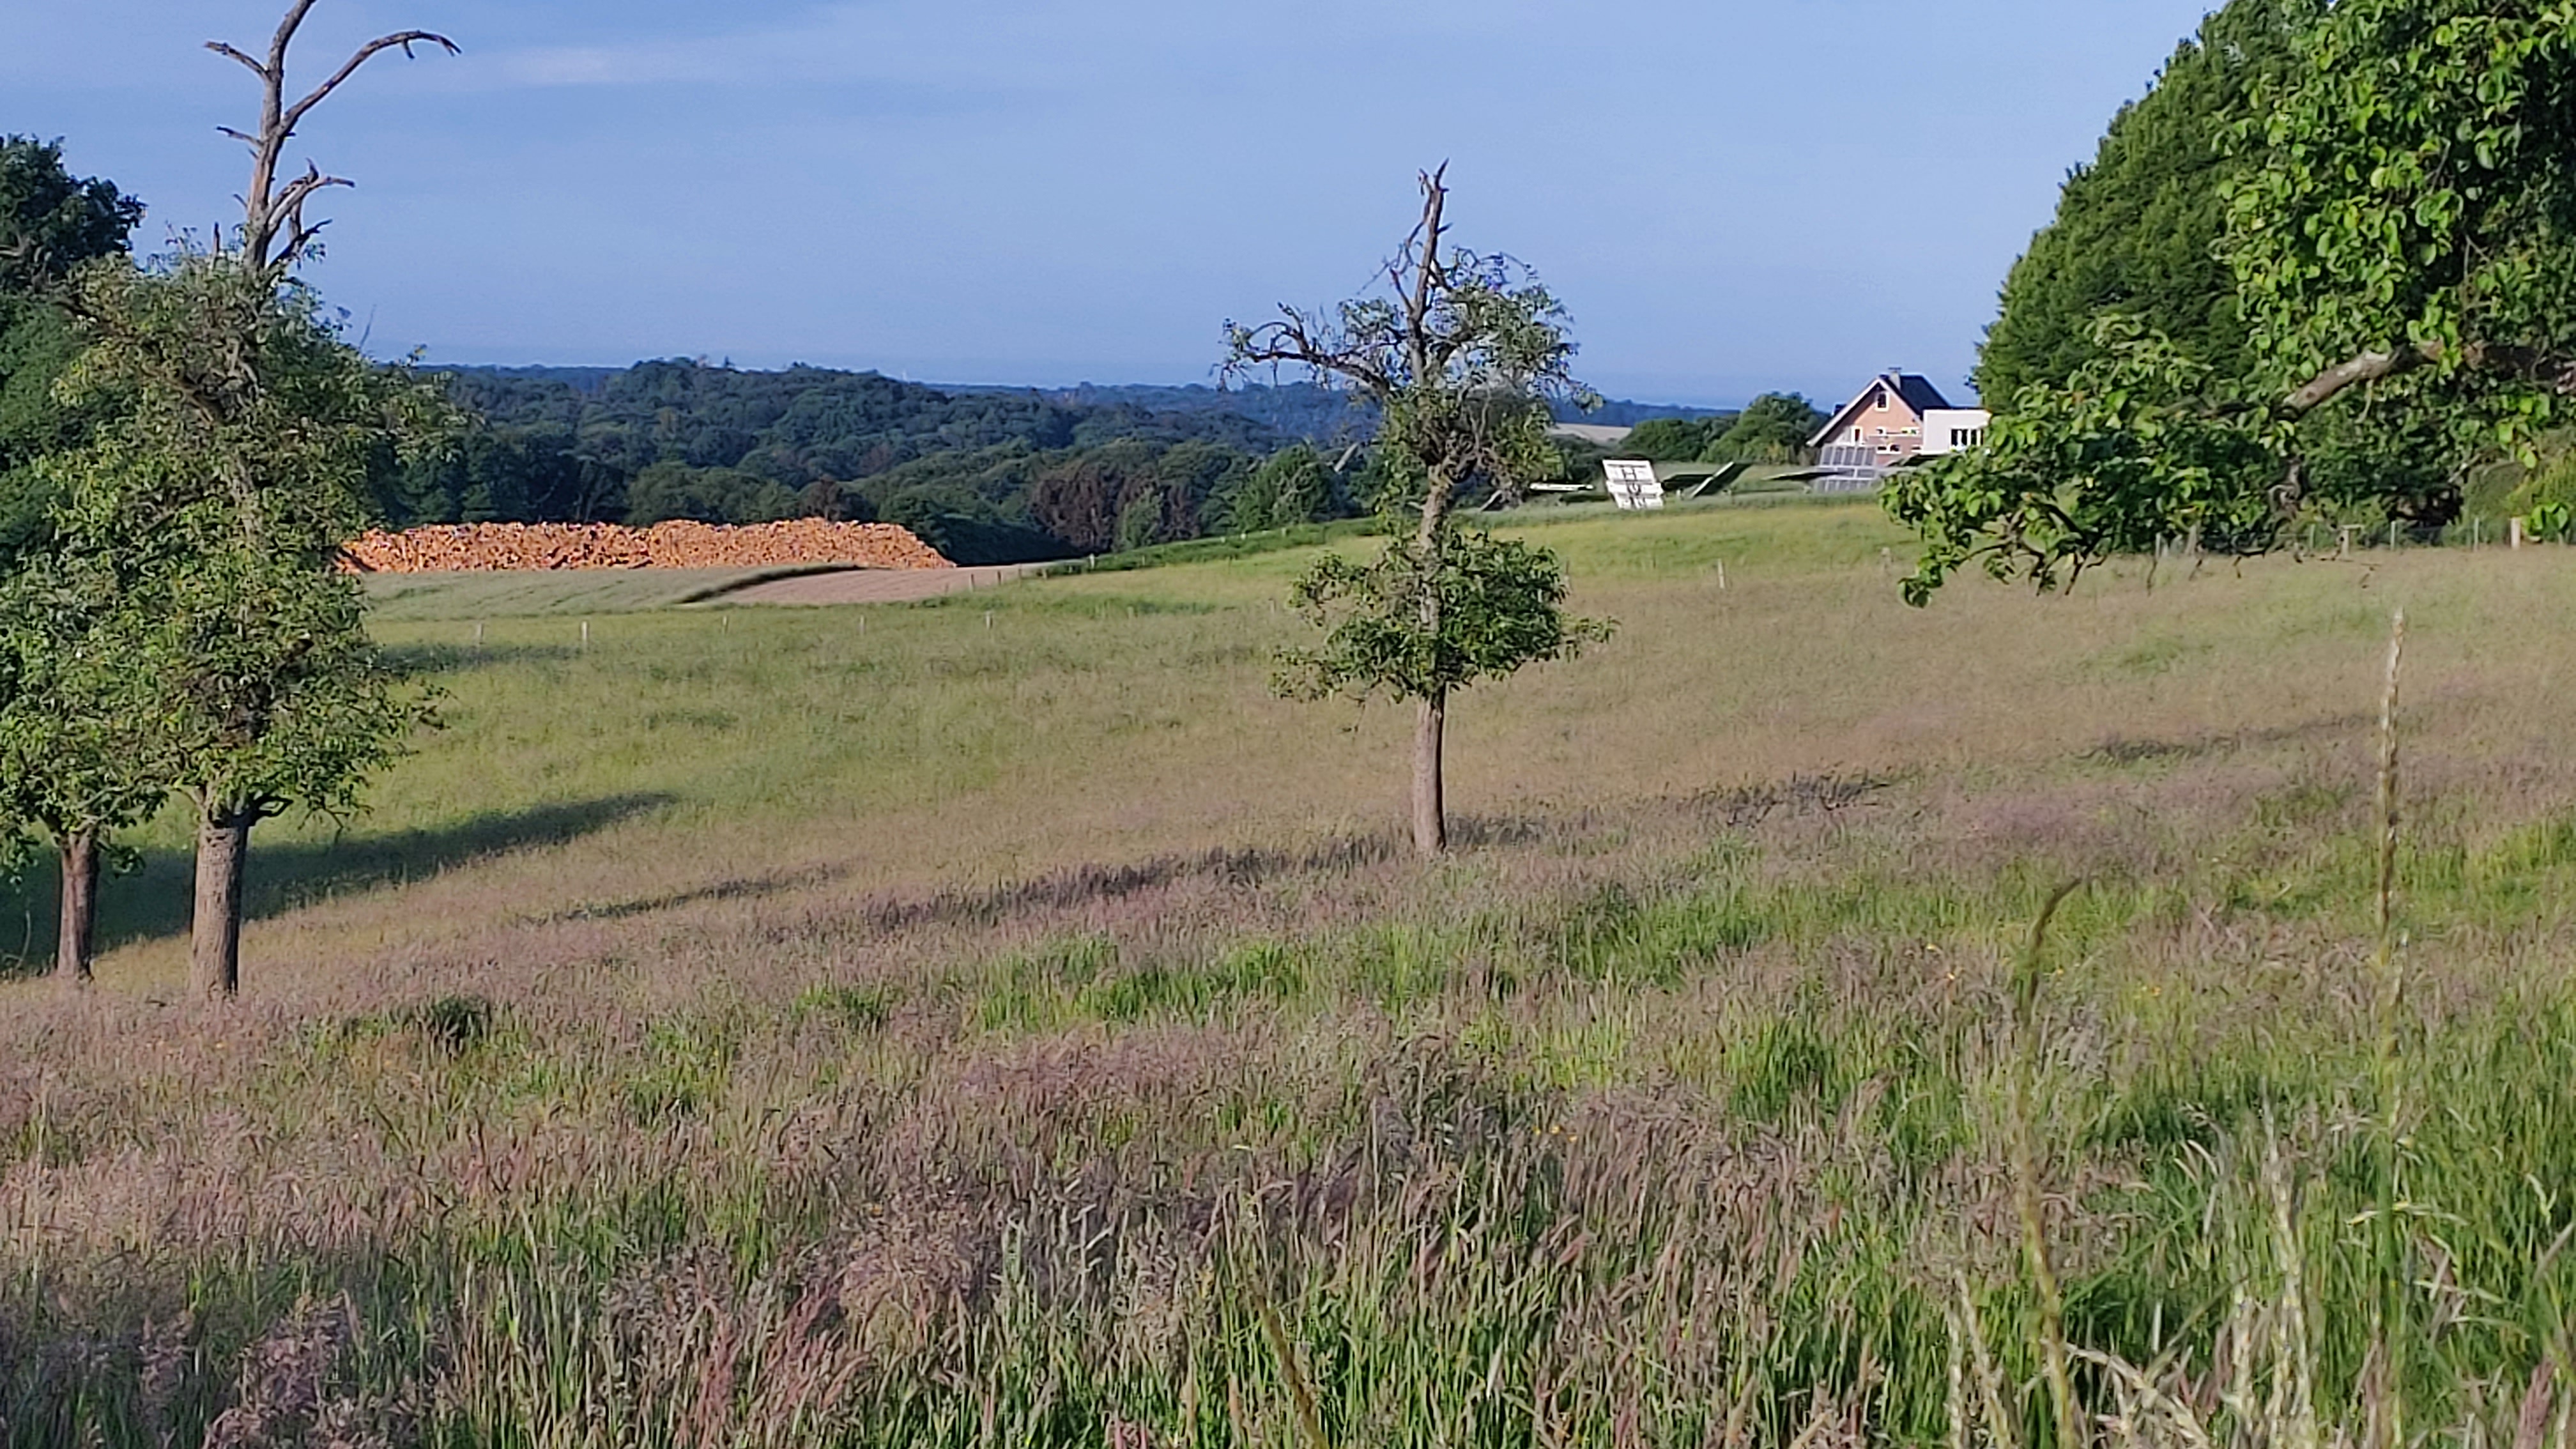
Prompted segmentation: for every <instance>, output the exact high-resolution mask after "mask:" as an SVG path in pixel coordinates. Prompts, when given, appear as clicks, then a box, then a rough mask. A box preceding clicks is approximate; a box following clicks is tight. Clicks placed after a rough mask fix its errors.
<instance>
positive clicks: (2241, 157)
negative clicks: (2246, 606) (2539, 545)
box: [1888, 0, 2576, 600]
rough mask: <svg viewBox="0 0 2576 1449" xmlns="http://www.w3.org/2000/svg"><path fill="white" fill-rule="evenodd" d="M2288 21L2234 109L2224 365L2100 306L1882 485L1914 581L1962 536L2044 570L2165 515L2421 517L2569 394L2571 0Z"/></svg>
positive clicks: (2263, 532)
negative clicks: (2059, 374)
mask: <svg viewBox="0 0 2576 1449" xmlns="http://www.w3.org/2000/svg"><path fill="white" fill-rule="evenodd" d="M2284 13H2286V12H2284ZM2292 41H2293V43H2292V45H2291V48H2290V56H2289V61H2288V63H2287V64H2286V65H2285V66H2284V67H2283V68H2282V70H2281V71H2280V73H2279V76H2278V78H2277V79H2276V80H2260V79H2258V81H2257V83H2256V84H2255V85H2254V86H2253V88H2252V89H2251V91H2250V92H2249V93H2248V94H2249V96H2250V99H2251V105H2250V107H2249V110H2248V114H2247V115H2246V116H2245V117H2244V118H2242V119H2241V120H2239V121H2238V122H2237V124H2236V125H2235V126H2234V127H2233V128H2232V129H2231V130H2230V131H2229V132H2228V145H2229V149H2228V152H2227V160H2226V161H2225V163H2224V166H2225V170H2226V174H2225V176H2224V178H2223V179H2222V181H2221V191H2222V194H2223V196H2224V198H2225V200H2226V203H2227V206H2226V221H2227V225H2226V231H2225V234H2224V237H2223V239H2222V240H2221V242H2220V243H2219V255H2221V256H2222V257H2224V258H2225V260H2226V262H2227V264H2228V272H2227V276H2228V279H2229V283H2230V285H2231V288H2232V292H2233V296H2234V300H2235V305H2236V309H2237V312H2238V315H2239V317H2240V318H2241V320H2242V323H2243V326H2244V330H2245V348H2244V353H2243V358H2244V360H2243V361H2242V363H2241V364H2238V365H2237V366H2235V367H2232V368H2231V367H2225V366H2219V365H2213V364H2212V363H2210V362H2209V361H2207V360H2206V359H2201V358H2195V357H2193V356H2192V355H2191V353H2190V350H2189V348H2188V347H2187V346H2186V345H2184V344H2183V343H2181V342H2179V341H2177V340H2176V339H2175V338H2174V337H2173V336H2172V335H2171V334H2169V333H2168V332H2166V331H2165V330H2163V329H2161V328H2159V327H2157V326H2154V325H2152V319H2150V320H2149V321H2146V322H2141V321H2139V320H2137V319H2136V318H2135V317H2124V316H2122V315H2121V313H2120V311H2119V310H2118V309H2116V308H2112V307H2109V306H2107V305H2106V306H2103V307H2099V308H2097V309H2096V315H2095V322H2096V323H2097V331H2096V333H2095V334H2094V335H2095V336H2096V337H2097V338H2098V339H2100V341H2099V343H2098V348H2099V350H2098V351H2097V354H2096V355H2095V356H2094V357H2093V358H2091V359H2089V360H2087V361H2085V362H2083V363H2081V364H2079V365H2078V366H2076V367H2075V368H2074V369H2073V370H2072V371H2071V372H2070V373H2069V374H2068V376H2067V377H2066V379H2065V380H2064V381H2062V382H2055V383H2052V382H2049V381H2046V380H2042V381H2038V382H2034V383H2032V384H2030V385H2028V386H2025V387H2024V388H2023V389H2021V390H2020V391H2019V392H2018V393H2017V394H2015V395H2014V396H2013V397H2011V398H2010V399H1999V400H1998V401H1999V402H2000V403H2001V408H2000V412H2001V416H2000V417H1999V418H1998V421H1997V425H1996V427H1995V429H1994V432H1993V436H1992V441H1991V444H1990V446H1988V447H1986V448H1982V449H1979V450H1975V451H1972V452H1969V453H1964V454H1958V455H1953V456H1951V457H1948V458H1942V459H1937V460H1934V462H1933V463H1931V464H1930V465H1929V466H1926V467H1924V468H1920V469H1916V470H1911V471H1910V472H1909V473H1908V474H1905V475H1901V476H1900V478H1899V479H1898V481H1897V482H1896V484H1895V485H1894V486H1893V487H1892V488H1891V489H1890V491H1889V495H1888V496H1889V505H1890V507H1891V509H1892V511H1894V512H1895V513H1896V515H1897V516H1898V517H1899V518H1901V519H1904V520H1905V521H1907V522H1909V523H1912V524H1914V525H1915V526H1916V527H1917V528H1918V529H1920V530H1921V531H1922V532H1923V534H1924V537H1925V543H1926V547H1925V557H1924V568H1923V570H1922V572H1921V573H1919V574H1918V575H1917V576H1916V577H1915V578H1914V579H1913V580H1912V581H1911V582H1910V584H1909V592H1910V593H1912V594H1913V595H1914V596H1915V597H1916V598H1917V599H1918V600H1919V599H1920V598H1922V597H1923V596H1924V595H1925V594H1926V593H1928V591H1929V589H1930V588H1931V587H1933V586H1934V585H1937V584H1938V583H1939V582H1940V580H1941V578H1942V577H1943V576H1944V575H1946V573H1947V572H1948V571H1949V570H1951V569H1953V568H1955V567H1957V566H1959V565H1961V564H1963V563H1966V562H1968V561H1969V560H1971V559H1980V558H1982V559H1983V560H1984V562H1985V563H1986V565H1987V566H1988V567H1989V568H1990V569H1992V570H1994V571H1995V572H1998V573H2002V574H2011V575H2021V576H2025V577H2029V578H2032V579H2034V580H2035V581H2037V582H2038V583H2039V584H2040V585H2041V586H2042V587H2048V586H2051V585H2053V584H2055V583H2058V582H2060V581H2062V580H2063V579H2065V578H2067V577H2071V576H2072V575H2073V574H2075V573H2078V572H2080V571H2081V570H2082V569H2083V568H2084V567H2085V566H2087V565H2088V564H2090V563H2092V562H2094V561H2097V560H2099V559H2100V558H2102V557H2104V556H2106V555H2107V554H2109V553H2113V552H2118V551H2122V550H2124V549H2130V548H2136V547H2139V546H2140V543H2139V540H2141V539H2152V538H2154V537H2157V536H2162V535H2167V534H2171V535H2183V534H2186V533H2188V534H2190V535H2192V536H2194V537H2198V538H2200V539H2202V540H2203V542H2204V543H2208V544H2211V545H2213V546H2219V547H2225V548H2229V549H2231V550H2234V551H2240V552H2241V551H2254V550H2259V549H2262V548H2267V547H2271V546H2274V545H2275V544H2276V543H2277V542H2278V541H2279V539H2281V538H2282V537H2283V536H2284V534H2285V532H2286V531H2287V529H2288V526H2289V525H2292V524H2294V523H2295V522H2296V521H2297V520H2298V519H2300V518H2301V517H2303V516H2307V515H2309V514H2310V513H2312V512H2313V511H2315V510H2318V509H2320V508H2322V509H2325V510H2329V511H2337V512H2342V513H2344V514H2346V516H2349V513H2350V511H2351V510H2354V509H2356V508H2361V507H2367V508H2370V509H2373V510H2375V511H2376V513H2377V515H2378V516H2380V517H2384V518H2387V519H2389V520H2392V521H2405V522H2412V523H2415V524H2418V525H2433V524H2438V523H2441V522H2443V521H2445V520H2446V519H2448V518H2449V517H2452V516H2455V515H2456V513H2457V510H2458V506H2459V503H2458V500H2459V493H2460V489H2459V480H2460V478H2461V477H2462V475H2463V474H2464V473H2465V472H2466V470H2467V469H2468V468H2469V467H2471V466H2472V465H2474V464H2476V463H2478V462H2480V461H2482V460H2484V459H2488V458H2493V457H2496V456H2499V455H2503V454H2508V453H2513V454H2519V455H2521V456H2522V457H2524V458H2525V459H2526V460H2528V459H2530V458H2531V456H2532V455H2533V452H2534V448H2535V444H2536V442H2537V440H2538V439H2539V437H2540V435H2541V432H2542V430H2543V429H2545V428H2548V427H2551V426H2554V425H2556V424H2558V423H2560V422H2562V421H2564V419H2565V418H2566V417H2567V415H2568V408H2567V402H2568V399H2569V398H2570V397H2571V396H2576V170H2571V168H2570V167H2569V166H2568V165H2567V161H2566V158H2567V157H2568V156H2569V155H2571V154H2576V7H2571V6H2569V5H2566V4H2564V3H2541V0H2434V3H2425V0H2341V3H2339V4H2336V5H2334V6H2332V7H2331V8H2330V9H2327V10H2325V11H2324V12H2323V13H2322V14H2319V15H2317V16H2315V17H2314V18H2312V19H2310V20H2308V21H2307V22H2305V23H2303V24H2300V25H2299V26H2298V27H2297V28H2296V29H2295V31H2294V32H2293V33H2292ZM2183 364H2191V365H2183ZM2213 460H2218V461H2217V462H2215V463H2214V462H2213Z"/></svg>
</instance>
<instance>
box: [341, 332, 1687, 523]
mask: <svg viewBox="0 0 2576 1449" xmlns="http://www.w3.org/2000/svg"><path fill="white" fill-rule="evenodd" d="M443 371H444V372H445V374H446V375H447V376H448V378H449V380H450V381H449V386H450V389H451V391H452V393H453V395H454V396H455V398H456V400H457V401H458V402H459V403H460V404H462V405H463V407H464V408H465V410H466V411H467V412H468V413H469V414H470V415H471V416H472V417H473V419H474V423H473V425H472V426H471V427H470V429H469V430H468V432H467V433H466V435H465V436H464V437H462V438H461V439H459V440H458V441H457V442H456V443H455V444H454V445H453V446H451V447H449V448H446V449H444V450H442V451H441V452H440V453H439V454H437V455H436V456H434V457H431V458H427V459H423V460H419V461H415V462H411V463H408V464H397V463H393V462H388V463H387V464H386V466H384V467H383V468H382V469H380V470H379V473H378V478H377V481H376V493H377V503H378V508H379V511H380V512H381V513H382V515H383V517H384V519H385V521H386V523H388V524H389V525H391V526H393V527H398V528H400V527H410V526H412V525H415V524H423V523H459V522H465V523H474V522H629V523H653V522H659V521H661V520H664V519H673V518H694V519H700V520H703V521H706V522H711V523H752V522H760V521H764V520H768V519H776V518H791V517H824V518H835V519H847V520H859V521H867V520H879V519H882V520H885V521H888V522H894V523H901V524H903V525H905V526H906V527H909V528H911V529H913V530H914V531H915V532H917V533H919V534H921V535H922V536H923V537H924V538H925V539H926V540H928V541H929V542H930V543H931V544H932V545H933V546H935V547H937V548H939V549H940V550H941V551H942V552H944V553H946V554H947V555H948V556H949V557H951V558H954V559H956V560H957V561H959V562H961V563H1001V562H1017V561H1022V560H1029V559H1043V558H1061V557H1065V556H1068V555H1075V554H1084V553H1108V552H1113V551H1116V550H1118V549H1123V548H1132V547H1141V546H1144V545H1148V544H1154V543H1163V542H1169V541H1173V540H1176V539H1186V538H1196V537H1200V536H1203V535H1207V534H1218V533H1233V532H1251V531H1256V530H1259V529H1265V528H1276V527H1281V526H1285V525H1288V524H1292V523H1305V522H1312V521H1317V520H1320V519H1326V518H1334V517H1341V516H1346V515H1348V514H1351V513H1354V512H1357V511H1360V510H1361V509H1362V508H1364V507H1365V506H1366V503H1367V500H1368V499H1369V498H1371V497H1372V496H1374V492H1373V490H1374V489H1375V487H1376V486H1377V482H1378V480H1376V479H1374V478H1373V477H1372V476H1371V474H1370V467H1371V463H1370V457H1369V452H1368V450H1367V448H1366V447H1365V446H1364V445H1365V443H1366V441H1367V439H1368V437H1369V436H1370V434H1371V433H1372V432H1373V431H1374V428H1375V418H1374V416H1373V415H1372V414H1371V413H1370V412H1369V411H1368V409H1367V408H1366V407H1365V406H1364V405H1361V404H1358V403H1355V402H1354V401H1353V400H1352V399H1350V398H1349V397H1348V396H1347V395H1345V394H1340V393H1334V392H1330V391H1327V390H1325V389H1322V388H1317V387H1314V386H1311V385H1303V384H1300V385H1292V386H1280V387H1249V388H1242V389H1229V390H1225V391H1219V390H1217V389H1215V388H1209V387H1090V386H1085V387H1079V388H1069V389H1059V390H1042V389H1033V388H986V387H964V388H939V387H930V386H925V385H922V384H918V383H908V382H900V381H897V380H895V379H892V378H888V377H884V376H881V375H879V374H876V373H866V372H857V373H854V372H838V371H832V370H828V369H824V368H812V367H796V368H790V369H787V370H785V371H783V372H747V371H739V370H736V369H734V368H731V367H718V366H710V365H707V364H705V363H700V362H692V361H682V360H674V361H660V362H645V363H639V364H637V365H635V366H633V367H628V368H614V369H611V368H568V367H567V368H453V369H444V370H443ZM1715 416H1720V415H1717V414H1712V413H1710V412H1708V411H1707V410H1702V409H1689V408H1655V407H1650V406H1646V405H1641V404H1636V403H1613V404H1609V405H1607V406H1606V407H1604V408H1602V409H1600V410H1597V411H1596V412H1594V413H1592V414H1589V415H1587V416H1586V419H1585V420H1586V421H1595V422H1608V423H1610V424H1612V425H1621V424H1630V423H1635V422H1639V421H1643V420H1646V419H1648V418H1657V417H1661V418H1688V419H1707V418H1711V417H1715ZM1597 457H1598V453H1597V450H1590V449H1585V448H1582V447H1580V446H1577V445H1569V447H1568V449H1567V456H1566V466H1567V469H1568V472H1569V473H1577V472H1580V471H1583V470H1585V469H1587V468H1590V467H1594V466H1597Z"/></svg>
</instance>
